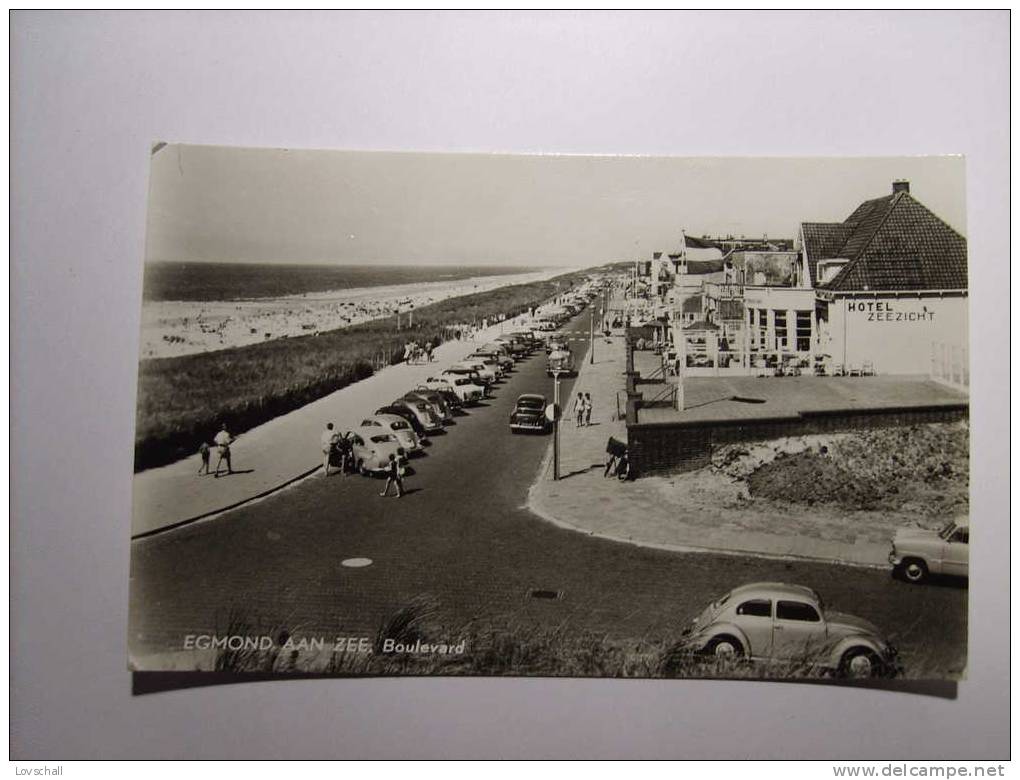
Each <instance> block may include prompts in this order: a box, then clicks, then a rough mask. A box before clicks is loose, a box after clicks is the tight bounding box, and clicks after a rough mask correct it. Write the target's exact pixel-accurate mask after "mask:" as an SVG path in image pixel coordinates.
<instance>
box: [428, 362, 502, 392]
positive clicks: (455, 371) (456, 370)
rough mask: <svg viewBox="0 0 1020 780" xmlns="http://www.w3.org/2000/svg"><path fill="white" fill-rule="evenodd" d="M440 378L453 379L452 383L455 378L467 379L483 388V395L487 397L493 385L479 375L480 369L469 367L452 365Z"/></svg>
mask: <svg viewBox="0 0 1020 780" xmlns="http://www.w3.org/2000/svg"><path fill="white" fill-rule="evenodd" d="M439 376H440V377H445V378H448V379H451V381H452V378H453V377H458V376H459V377H467V378H468V379H470V380H471V381H472V382H473V383H474V384H476V385H478V386H479V387H481V388H482V395H483V396H485V397H487V396H488V395H489V385H491V384H492V381H491V380H489V379H486V378H485V377H483V376H482V375H481V374H479V373H478V369H476V368H469V367H468V366H458V365H452V366H450V367H449V368H448V369H446V370H445V371H443V372H442V373H441V374H440V375H439Z"/></svg>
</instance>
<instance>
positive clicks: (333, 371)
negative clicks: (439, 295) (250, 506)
mask: <svg viewBox="0 0 1020 780" xmlns="http://www.w3.org/2000/svg"><path fill="white" fill-rule="evenodd" d="M588 273H589V272H586V271H579V272H575V273H570V274H564V275H562V276H558V277H555V278H553V279H548V280H546V281H541V282H533V283H528V284H519V285H511V286H508V287H501V288H499V289H496V290H491V291H488V292H484V293H477V294H473V295H464V296H459V297H456V298H449V299H447V300H445V301H440V302H438V303H434V304H431V305H429V306H423V307H422V308H420V309H418V310H416V311H415V313H414V327H413V328H411V329H409V328H407V327H406V321H405V327H404V328H403V329H401V330H400V331H398V330H397V325H396V321H395V319H393V318H389V319H385V320H373V321H372V322H366V323H361V324H359V325H354V326H352V327H349V328H341V329H338V330H332V331H326V332H324V333H319V334H318V335H309V336H300V337H297V338H284V339H276V340H274V341H267V342H264V343H261V344H252V345H249V346H245V347H236V348H232V349H223V350H217V351H215V352H203V353H198V354H194V355H184V356H181V357H173V358H156V359H151V360H143V361H141V363H140V365H139V371H138V405H137V416H136V424H135V470H136V471H138V470H141V469H144V468H149V467H152V466H158V465H163V464H165V463H170V462H172V461H174V460H178V459H179V458H182V457H185V456H187V455H190V454H191V453H193V452H195V451H196V450H197V448H198V445H199V444H200V443H201V442H202V441H203V440H209V439H211V437H212V436H213V434H214V433H215V432H216V430H217V429H218V428H219V424H220V423H221V422H225V423H226V424H227V426H228V428H229V429H230V431H231V433H234V434H237V433H241V432H243V431H246V430H249V429H250V428H253V427H255V426H256V425H260V424H262V423H264V422H266V421H268V420H271V419H272V418H274V417H276V416H278V415H281V414H285V413H286V412H289V411H292V410H294V409H297V408H298V407H301V406H304V405H305V404H307V403H310V402H312V401H314V400H316V399H318V398H321V397H323V396H324V395H328V394H329V393H332V392H334V391H336V390H339V389H341V388H343V387H346V386H347V385H349V384H351V383H353V382H357V381H358V380H360V379H364V378H365V377H368V376H371V375H372V373H373V372H375V371H377V370H379V369H380V368H382V367H384V366H388V365H391V364H393V363H396V362H398V361H399V360H400V359H401V358H402V356H403V348H404V344H405V343H406V342H407V341H408V340H409V339H411V338H414V339H416V340H418V341H419V342H422V341H423V340H426V339H428V340H437V339H438V340H439V341H440V342H442V341H445V340H447V339H448V338H451V337H453V336H454V335H455V334H454V331H455V329H456V326H457V325H459V324H464V323H475V322H480V321H481V320H482V319H485V318H488V319H490V320H491V319H492V318H493V317H496V316H498V315H506V316H507V317H513V316H516V315H518V314H521V313H522V312H525V311H528V310H529V309H530V308H531V307H533V306H538V305H540V304H542V303H544V302H545V301H547V300H549V299H550V298H552V297H554V296H555V295H557V294H559V293H561V292H564V291H566V290H567V289H569V287H571V286H572V285H574V284H577V283H579V282H580V281H581V280H582V279H584V277H585V276H587V274H588Z"/></svg>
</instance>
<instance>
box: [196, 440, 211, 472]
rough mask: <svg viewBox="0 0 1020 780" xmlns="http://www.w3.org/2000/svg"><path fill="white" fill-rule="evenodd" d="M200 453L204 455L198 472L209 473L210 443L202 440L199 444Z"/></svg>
mask: <svg viewBox="0 0 1020 780" xmlns="http://www.w3.org/2000/svg"><path fill="white" fill-rule="evenodd" d="M198 454H199V455H201V456H202V465H201V466H199V467H198V473H199V474H202V473H205V474H208V473H209V444H208V443H207V442H202V443H201V444H200V445H198Z"/></svg>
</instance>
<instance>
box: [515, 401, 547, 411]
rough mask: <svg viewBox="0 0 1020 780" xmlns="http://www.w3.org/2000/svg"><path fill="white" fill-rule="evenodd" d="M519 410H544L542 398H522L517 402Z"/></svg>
mask: <svg viewBox="0 0 1020 780" xmlns="http://www.w3.org/2000/svg"><path fill="white" fill-rule="evenodd" d="M517 408H518V409H541V408H543V404H542V399H540V398H522V399H521V400H520V401H518V402H517Z"/></svg>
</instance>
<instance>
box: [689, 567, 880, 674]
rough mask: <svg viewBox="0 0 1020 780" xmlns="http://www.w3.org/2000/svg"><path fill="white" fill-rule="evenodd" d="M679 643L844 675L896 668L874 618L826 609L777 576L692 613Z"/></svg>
mask: <svg viewBox="0 0 1020 780" xmlns="http://www.w3.org/2000/svg"><path fill="white" fill-rule="evenodd" d="M681 645H682V647H683V649H685V650H687V651H690V652H692V653H698V654H706V655H713V656H717V657H738V656H739V657H744V658H749V659H752V660H758V661H767V662H779V663H785V664H791V665H805V664H806V665H808V666H809V667H810V668H811V669H818V670H820V671H830V672H835V673H837V674H840V675H842V676H848V677H876V676H882V675H892V674H895V673H896V672H898V671H899V665H898V663H897V653H896V648H894V647H893V646H892V644H891V643H890V642H889V641H888V640H887V639H885V638H884V637H883V636H882V634H881V633H880V632H879V630H878V628H876V627H875V626H874V625H873V624H871V623H869V622H868V621H866V620H862V619H861V618H858V617H854V616H852V615H846V614H843V613H841V612H833V611H829V610H826V609H825V607H824V605H823V604H822V600H821V598H820V597H819V596H818V594H817V593H815V591H813V590H812V589H811V588H806V587H804V586H802V585H789V584H786V583H781V582H755V583H750V584H748V585H742V586H741V587H739V588H734V589H733V590H731V591H730V592H729V593H727V594H725V595H724V596H722V597H721V598H719V599H717V600H716V601H714V602H712V603H711V604H710V605H709V606H708V607H707V608H706V609H705V610H704V611H703V612H702V613H701V614H700V615H698V617H696V618H695V619H694V621H693V622H692V623H691V624H690V626H688V627H687V628H686V629H685V630H684V634H683V639H682V640H681Z"/></svg>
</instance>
